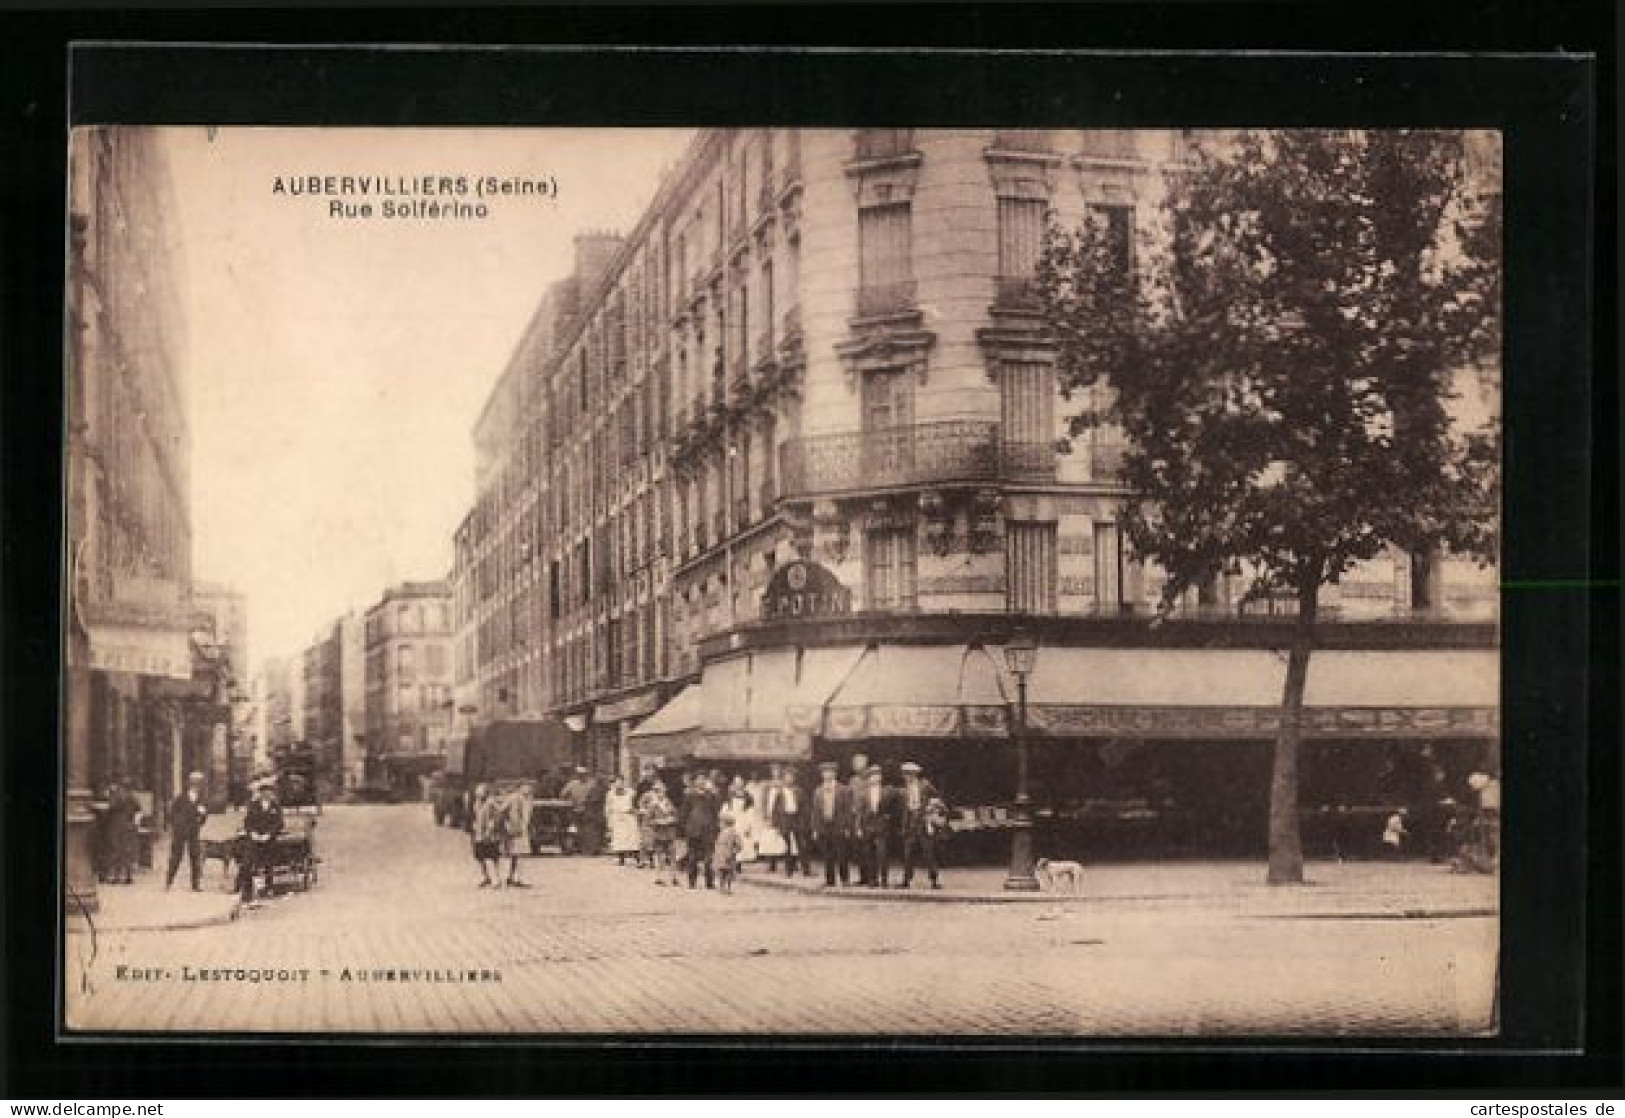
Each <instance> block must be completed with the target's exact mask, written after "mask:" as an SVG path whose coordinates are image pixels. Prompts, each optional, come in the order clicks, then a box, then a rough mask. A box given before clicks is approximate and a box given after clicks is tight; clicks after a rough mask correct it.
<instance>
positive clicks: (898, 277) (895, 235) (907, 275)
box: [858, 202, 914, 314]
mask: <svg viewBox="0 0 1625 1118" xmlns="http://www.w3.org/2000/svg"><path fill="white" fill-rule="evenodd" d="M913 238H914V222H913V217H912V214H911V211H910V208H909V204H908V203H907V202H901V203H894V204H889V205H883V206H870V207H868V208H867V209H865V210H863V211H861V212H860V213H859V215H858V242H859V244H858V249H859V251H858V287H859V291H858V312H859V313H860V314H883V313H886V312H888V311H894V310H901V309H903V308H906V307H908V306H909V305H911V304H912V303H913V301H914V282H913V281H914V264H913V260H912V253H913V248H912V246H913Z"/></svg>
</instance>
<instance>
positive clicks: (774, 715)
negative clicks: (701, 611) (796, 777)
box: [694, 647, 863, 761]
mask: <svg viewBox="0 0 1625 1118" xmlns="http://www.w3.org/2000/svg"><path fill="white" fill-rule="evenodd" d="M862 653H863V650H862V648H859V647H852V648H834V649H827V648H809V649H794V648H778V649H765V650H760V651H755V652H750V653H747V654H746V655H743V656H736V657H731V658H729V659H726V660H718V661H715V662H713V663H710V664H707V665H706V667H705V676H704V679H703V686H704V694H703V698H704V710H703V713H702V714H701V733H700V744H699V745H698V746H697V747H696V749H695V751H694V755H695V756H696V757H699V758H702V759H705V760H732V761H742V760H753V761H804V760H807V759H809V758H810V757H811V756H812V733H811V729H809V728H808V727H807V726H805V725H804V724H803V723H802V721H800V720H798V718H797V714H798V713H799V712H803V711H805V710H807V709H809V708H810V709H812V710H813V711H815V712H817V713H819V714H821V713H822V711H823V706H824V702H825V700H827V699H828V698H829V695H830V692H831V691H832V690H834V688H835V687H836V686H837V685H839V684H840V682H841V681H842V680H843V679H844V678H845V677H846V673H847V672H850V671H851V670H852V667H853V665H855V664H856V663H857V662H858V658H859V657H860V656H861V655H862ZM814 728H815V727H814Z"/></svg>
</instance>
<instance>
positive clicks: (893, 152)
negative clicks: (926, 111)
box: [857, 128, 914, 159]
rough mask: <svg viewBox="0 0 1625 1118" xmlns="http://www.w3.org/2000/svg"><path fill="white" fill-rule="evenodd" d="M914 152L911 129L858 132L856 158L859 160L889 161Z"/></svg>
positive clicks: (870, 129)
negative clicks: (894, 157)
mask: <svg viewBox="0 0 1625 1118" xmlns="http://www.w3.org/2000/svg"><path fill="white" fill-rule="evenodd" d="M913 150H914V129H912V128H860V129H859V130H858V144H857V157H858V158H859V159H889V158H891V157H893V156H898V155H906V154H908V153H909V152H911V151H913Z"/></svg>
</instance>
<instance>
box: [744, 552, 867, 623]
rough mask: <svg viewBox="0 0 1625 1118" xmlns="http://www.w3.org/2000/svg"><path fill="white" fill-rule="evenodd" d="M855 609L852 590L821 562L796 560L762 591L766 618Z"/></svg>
mask: <svg viewBox="0 0 1625 1118" xmlns="http://www.w3.org/2000/svg"><path fill="white" fill-rule="evenodd" d="M851 612H852V591H850V590H848V589H847V588H846V587H845V586H842V585H841V581H840V580H839V579H838V578H836V577H835V576H834V575H832V574H830V572H829V571H828V570H827V569H826V568H824V567H822V566H820V565H819V564H817V563H813V562H810V561H808V560H806V559H796V560H793V561H792V562H789V563H786V564H785V565H784V566H782V567H780V568H779V569H778V570H776V571H774V572H773V577H772V578H770V579H768V582H767V589H766V590H765V591H763V593H762V618H763V620H766V621H774V620H780V619H783V618H797V617H834V616H838V615H841V614H847V613H851Z"/></svg>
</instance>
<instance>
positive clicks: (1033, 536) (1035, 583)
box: [1005, 521, 1056, 614]
mask: <svg viewBox="0 0 1625 1118" xmlns="http://www.w3.org/2000/svg"><path fill="white" fill-rule="evenodd" d="M1005 539H1006V544H1005V546H1006V551H1007V554H1006V562H1007V563H1008V564H1009V579H1008V585H1009V593H1008V604H1009V608H1010V612H1012V613H1040V614H1048V613H1054V612H1055V593H1056V590H1055V587H1056V580H1055V524H1054V522H1053V521H1051V522H1048V523H1029V522H1025V521H1013V522H1011V523H1010V525H1009V529H1008V533H1007V535H1006V537H1005Z"/></svg>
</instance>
